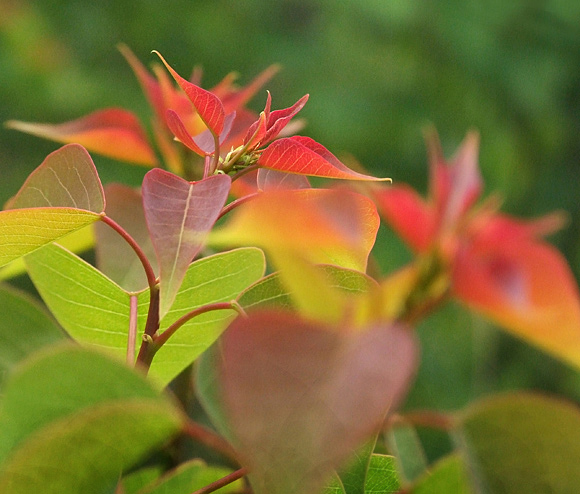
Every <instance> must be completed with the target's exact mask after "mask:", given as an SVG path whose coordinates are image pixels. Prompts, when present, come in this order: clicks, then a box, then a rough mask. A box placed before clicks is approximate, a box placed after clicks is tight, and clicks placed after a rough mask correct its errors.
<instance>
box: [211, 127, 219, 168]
mask: <svg viewBox="0 0 580 494" xmlns="http://www.w3.org/2000/svg"><path fill="white" fill-rule="evenodd" d="M212 135H213V142H214V153H213V164H212V167H211V174H212V175H213V174H214V173H215V172H216V171H217V169H218V168H219V164H220V136H218V135H217V134H214V133H213V132H212Z"/></svg>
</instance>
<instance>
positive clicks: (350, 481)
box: [339, 436, 377, 494]
mask: <svg viewBox="0 0 580 494" xmlns="http://www.w3.org/2000/svg"><path fill="white" fill-rule="evenodd" d="M376 442H377V438H376V436H375V437H374V438H373V439H372V440H370V441H368V442H367V443H366V444H364V445H363V446H362V447H360V448H359V449H358V450H357V451H356V452H355V454H354V456H353V457H352V458H351V459H350V460H349V463H348V464H347V465H346V467H343V468H342V469H341V471H340V472H339V477H340V479H341V481H342V485H343V486H344V492H345V494H365V479H366V477H367V471H368V468H369V464H370V460H371V456H372V454H373V451H374V449H375V444H376Z"/></svg>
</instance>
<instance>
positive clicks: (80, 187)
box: [6, 144, 105, 213]
mask: <svg viewBox="0 0 580 494" xmlns="http://www.w3.org/2000/svg"><path fill="white" fill-rule="evenodd" d="M45 207H58V208H63V207H66V208H74V209H83V210H85V211H92V212H93V213H102V212H103V210H104V209H105V195H104V193H103V187H102V185H101V181H100V179H99V176H98V174H97V169H96V168H95V165H94V164H93V160H92V159H91V157H90V156H89V153H87V151H86V149H85V148H83V147H82V146H80V145H79V144H68V145H66V146H63V147H61V148H60V149H57V150H56V151H54V152H53V153H51V154H49V155H48V156H47V157H46V159H45V160H44V161H43V162H42V164H41V165H40V166H39V167H38V168H37V169H36V170H34V171H33V172H32V173H31V174H30V175H29V176H28V178H27V179H26V182H24V185H23V186H22V187H21V188H20V190H19V191H18V193H17V194H16V195H15V196H14V197H13V198H12V199H11V200H10V201H9V202H8V204H7V205H6V209H23V208H45Z"/></svg>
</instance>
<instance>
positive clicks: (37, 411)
mask: <svg viewBox="0 0 580 494" xmlns="http://www.w3.org/2000/svg"><path fill="white" fill-rule="evenodd" d="M2 405H3V406H2V410H1V412H0V428H1V430H2V431H3V433H2V435H1V436H0V491H1V492H2V493H3V494H23V493H30V492H44V493H47V494H76V493H78V492H83V493H88V494H93V493H94V494H97V493H102V492H105V490H106V489H110V488H111V487H113V486H114V485H115V484H116V482H117V481H118V478H119V472H120V471H122V470H124V469H128V468H129V467H131V466H132V465H134V464H135V463H136V462H137V461H139V460H141V459H143V457H144V456H145V455H146V454H147V453H148V452H150V451H151V450H152V449H153V448H155V447H158V446H160V445H161V444H162V443H163V442H165V441H167V440H168V439H169V438H170V437H171V436H172V435H173V434H174V433H175V432H177V430H178V428H179V427H180V424H181V421H182V418H181V414H180V412H178V411H177V410H176V409H175V408H174V407H173V405H172V404H171V403H170V402H169V400H167V398H165V397H163V396H161V395H160V394H159V393H158V392H157V391H156V390H154V389H152V388H151V386H150V385H149V383H147V382H146V381H145V380H144V379H143V377H141V376H140V375H138V374H137V373H135V372H134V371H132V370H131V369H129V368H127V367H126V366H124V365H123V364H122V363H120V362H116V361H114V360H110V359H109V358H106V357H105V356H103V355H100V354H98V353H94V352H92V351H88V350H86V349H82V348H80V347H78V346H73V345H68V344H67V345H64V346H61V347H58V348H55V349H52V350H49V351H46V352H41V353H40V354H37V356H35V357H33V358H31V359H29V360H27V361H26V362H24V363H23V364H22V365H21V366H20V368H19V369H18V370H17V371H16V372H15V373H14V375H13V376H12V377H11V379H10V380H9V382H8V383H7V385H6V387H5V395H4V398H3V402H2Z"/></svg>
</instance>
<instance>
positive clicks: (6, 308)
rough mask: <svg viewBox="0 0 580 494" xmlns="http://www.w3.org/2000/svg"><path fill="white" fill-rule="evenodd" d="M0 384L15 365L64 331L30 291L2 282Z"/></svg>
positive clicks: (53, 341) (59, 336)
mask: <svg viewBox="0 0 580 494" xmlns="http://www.w3.org/2000/svg"><path fill="white" fill-rule="evenodd" d="M0 314H2V320H1V322H0V341H2V344H1V345H0V387H2V385H3V383H4V380H5V378H6V376H8V375H9V374H10V371H11V370H12V368H13V367H14V366H15V365H16V364H17V363H18V362H19V361H20V360H22V359H23V358H25V357H27V356H28V355H30V354H31V353H33V352H34V351H36V350H39V349H40V348H42V347H44V346H46V345H50V344H51V343H56V342H59V341H63V340H64V339H65V335H64V332H63V331H62V330H61V329H60V328H59V327H58V326H57V324H56V323H55V321H54V320H53V319H52V318H51V317H50V316H49V315H48V314H47V312H46V311H45V310H44V309H43V308H42V307H41V306H40V304H38V303H37V302H36V301H34V300H33V299H32V298H31V297H30V296H29V295H27V294H25V293H21V292H19V291H17V290H15V289H13V288H10V287H8V286H0Z"/></svg>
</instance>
